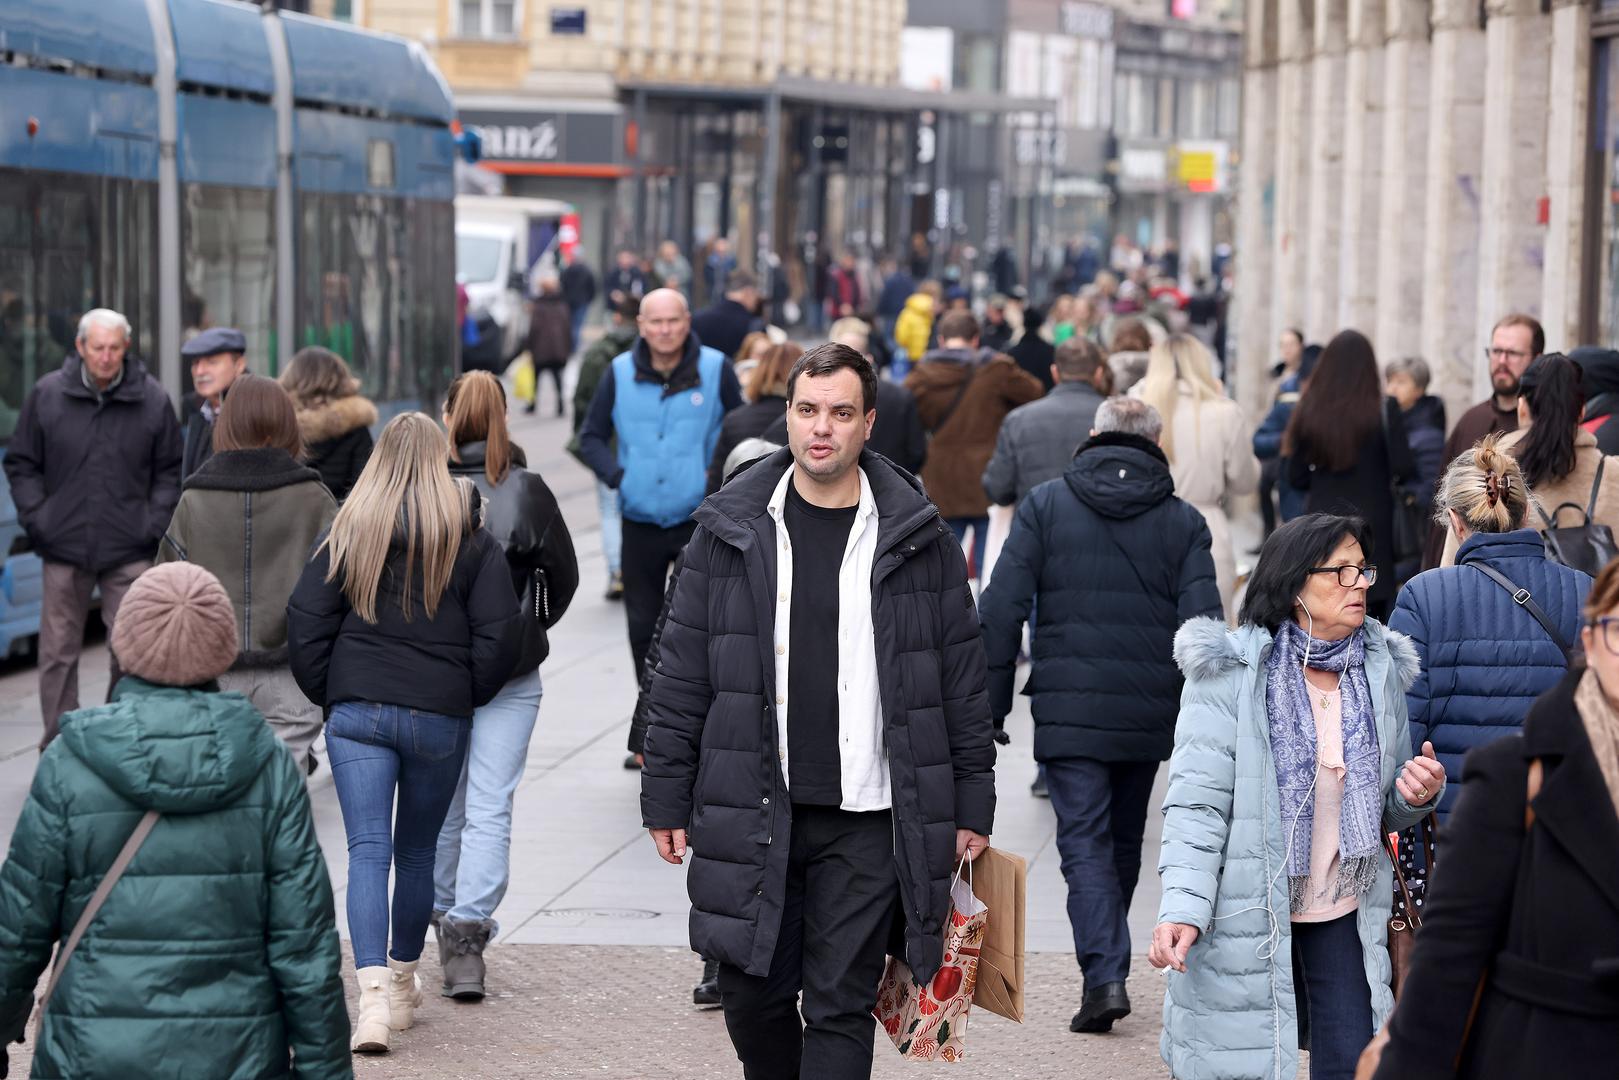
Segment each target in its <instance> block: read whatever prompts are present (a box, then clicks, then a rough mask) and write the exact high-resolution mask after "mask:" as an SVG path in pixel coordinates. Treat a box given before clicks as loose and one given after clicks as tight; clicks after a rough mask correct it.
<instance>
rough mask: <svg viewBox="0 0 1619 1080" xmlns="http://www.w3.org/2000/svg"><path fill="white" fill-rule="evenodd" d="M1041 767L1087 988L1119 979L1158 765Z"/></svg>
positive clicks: (1054, 763) (1061, 762)
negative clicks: (1143, 837)
mask: <svg viewBox="0 0 1619 1080" xmlns="http://www.w3.org/2000/svg"><path fill="white" fill-rule="evenodd" d="M1045 769H1046V790H1047V791H1048V792H1049V793H1050V795H1051V809H1052V810H1054V811H1055V812H1056V814H1057V851H1058V853H1059V854H1060V855H1061V856H1062V876H1063V878H1064V880H1066V881H1067V882H1068V922H1069V924H1070V925H1071V926H1072V927H1073V929H1074V955H1075V956H1076V957H1078V959H1079V967H1080V970H1081V971H1083V972H1084V973H1085V988H1086V989H1087V990H1094V989H1095V988H1097V987H1099V986H1106V985H1107V984H1108V983H1115V982H1123V981H1124V979H1125V976H1126V975H1128V974H1129V972H1130V924H1129V922H1128V916H1129V914H1130V899H1131V897H1133V896H1134V895H1135V891H1136V879H1137V878H1139V877H1140V876H1141V838H1142V834H1143V833H1144V832H1145V831H1146V827H1147V803H1148V802H1150V801H1151V798H1152V782H1153V778H1154V777H1155V776H1157V775H1158V762H1156V761H1096V760H1094V759H1091V758H1055V759H1053V760H1050V761H1047V762H1046V763H1045Z"/></svg>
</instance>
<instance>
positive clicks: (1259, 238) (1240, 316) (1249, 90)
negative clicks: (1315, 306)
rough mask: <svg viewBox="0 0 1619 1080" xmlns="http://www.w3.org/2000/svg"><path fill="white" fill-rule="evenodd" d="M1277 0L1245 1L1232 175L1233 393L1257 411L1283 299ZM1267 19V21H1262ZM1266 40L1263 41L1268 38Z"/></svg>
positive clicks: (1261, 404) (1251, 411)
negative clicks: (1277, 197)
mask: <svg viewBox="0 0 1619 1080" xmlns="http://www.w3.org/2000/svg"><path fill="white" fill-rule="evenodd" d="M1275 13H1276V4H1275V3H1274V0H1272V2H1271V3H1269V4H1264V3H1250V4H1249V6H1248V9H1247V26H1246V28H1245V29H1246V33H1245V37H1246V38H1247V41H1246V42H1245V53H1246V64H1245V69H1244V71H1243V74H1242V162H1241V165H1240V167H1239V170H1238V173H1237V184H1238V188H1237V285H1236V296H1235V298H1234V300H1235V303H1236V307H1237V312H1236V330H1237V341H1236V345H1237V353H1236V384H1237V385H1236V393H1237V400H1238V401H1239V402H1241V403H1242V406H1243V408H1244V409H1245V410H1246V411H1247V412H1248V415H1249V416H1258V415H1260V413H1261V411H1262V409H1263V408H1264V405H1265V398H1266V391H1267V390H1268V383H1269V380H1268V379H1266V377H1265V369H1266V368H1268V367H1269V366H1270V361H1271V352H1272V350H1273V349H1274V348H1275V346H1274V345H1273V344H1272V343H1273V342H1274V341H1275V340H1276V338H1275V335H1274V334H1273V333H1272V322H1273V319H1274V316H1273V312H1274V310H1275V309H1276V308H1278V307H1280V306H1281V305H1280V304H1279V303H1278V302H1277V291H1276V288H1275V287H1274V285H1273V280H1274V279H1273V278H1272V275H1271V266H1272V262H1273V256H1274V253H1275V252H1274V247H1275V242H1276V214H1275V209H1276V208H1275V204H1274V202H1273V196H1274V194H1275V190H1276V160H1277V159H1276V117H1277V107H1276V106H1277V94H1276V46H1275V42H1276V35H1275V23H1274V16H1275ZM1267 24H1268V26H1267ZM1267 40H1268V42H1269V44H1268V46H1267V44H1266V42H1267Z"/></svg>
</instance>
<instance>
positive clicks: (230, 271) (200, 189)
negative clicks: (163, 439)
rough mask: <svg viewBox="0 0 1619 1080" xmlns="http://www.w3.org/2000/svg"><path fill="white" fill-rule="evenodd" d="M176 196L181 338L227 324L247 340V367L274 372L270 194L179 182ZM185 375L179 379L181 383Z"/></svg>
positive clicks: (272, 373) (273, 243)
mask: <svg viewBox="0 0 1619 1080" xmlns="http://www.w3.org/2000/svg"><path fill="white" fill-rule="evenodd" d="M183 194H184V208H183V211H182V214H181V218H180V247H181V250H182V252H183V253H184V259H183V265H184V268H185V269H184V275H183V288H182V290H181V301H180V319H181V326H182V331H181V336H182V338H184V337H190V336H191V335H192V334H194V333H196V332H197V331H198V330H206V329H207V328H208V327H210V326H234V327H235V328H236V329H238V330H240V331H241V332H242V333H243V335H245V336H246V338H247V361H248V367H249V368H250V369H252V370H253V371H256V372H259V373H261V374H265V375H274V374H276V372H275V371H274V370H273V367H272V365H273V361H272V359H271V358H272V357H274V356H275V355H276V350H275V347H274V346H275V341H274V321H273V315H272V312H273V310H274V301H275V205H274V200H275V193H274V192H271V191H264V190H256V189H251V188H227V187H214V186H211V185H204V184H187V185H186V186H185V188H184V193H183ZM190 374H191V373H190V372H189V371H187V372H186V373H185V375H184V378H185V379H186V380H187V383H188V384H189V380H190Z"/></svg>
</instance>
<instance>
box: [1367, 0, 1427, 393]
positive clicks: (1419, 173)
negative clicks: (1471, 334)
mask: <svg viewBox="0 0 1619 1080" xmlns="http://www.w3.org/2000/svg"><path fill="white" fill-rule="evenodd" d="M1386 17H1387V37H1388V45H1387V47H1386V52H1385V55H1384V59H1383V92H1384V95H1385V96H1384V101H1383V144H1382V150H1381V155H1380V156H1381V158H1382V165H1383V170H1382V193H1381V196H1380V198H1379V200H1378V201H1379V203H1380V208H1379V213H1378V222H1377V322H1376V329H1375V331H1374V332H1373V335H1372V341H1373V342H1374V343H1375V344H1376V346H1377V355H1378V357H1379V358H1380V359H1382V360H1384V361H1387V360H1391V359H1393V358H1395V357H1399V356H1407V355H1412V354H1417V353H1419V352H1420V351H1421V349H1422V346H1423V342H1422V310H1423V299H1424V297H1425V295H1426V293H1427V290H1426V288H1425V286H1426V284H1427V282H1426V280H1425V278H1424V276H1423V252H1424V248H1423V242H1424V237H1425V236H1426V235H1427V230H1426V228H1425V224H1426V223H1425V221H1424V213H1425V210H1426V207H1425V205H1424V195H1423V192H1424V188H1425V186H1426V184H1427V176H1428V66H1429V48H1428V4H1427V0H1388V8H1387V11H1386ZM1425 359H1428V360H1430V361H1433V360H1435V358H1433V357H1425Z"/></svg>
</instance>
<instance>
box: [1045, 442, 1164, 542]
mask: <svg viewBox="0 0 1619 1080" xmlns="http://www.w3.org/2000/svg"><path fill="white" fill-rule="evenodd" d="M1063 482H1064V483H1065V484H1067V485H1068V489H1069V490H1070V491H1072V492H1073V493H1074V495H1075V496H1076V497H1077V498H1078V499H1079V501H1080V502H1082V503H1084V504H1085V505H1086V506H1088V507H1090V508H1091V509H1092V510H1095V511H1096V512H1097V513H1098V514H1101V515H1102V516H1103V517H1107V518H1113V519H1114V520H1115V521H1123V520H1126V519H1128V518H1133V517H1140V516H1141V515H1142V514H1144V513H1146V512H1147V511H1148V510H1151V509H1152V508H1153V507H1155V506H1157V505H1158V504H1159V503H1161V502H1163V501H1164V500H1165V499H1168V498H1170V497H1172V496H1173V495H1174V494H1175V481H1174V480H1173V479H1171V478H1170V475H1169V459H1168V458H1166V457H1164V452H1163V451H1162V450H1160V449H1158V447H1156V446H1154V445H1153V444H1152V443H1151V442H1150V441H1148V440H1146V439H1143V438H1142V437H1141V436H1139V435H1119V434H1114V433H1112V432H1105V433H1103V434H1101V435H1093V436H1091V438H1090V439H1088V440H1087V441H1086V442H1085V444H1084V445H1083V446H1081V447H1080V448H1079V452H1078V453H1077V454H1075V455H1074V460H1073V463H1072V464H1071V465H1069V466H1068V469H1067V471H1065V472H1064V473H1063Z"/></svg>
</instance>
